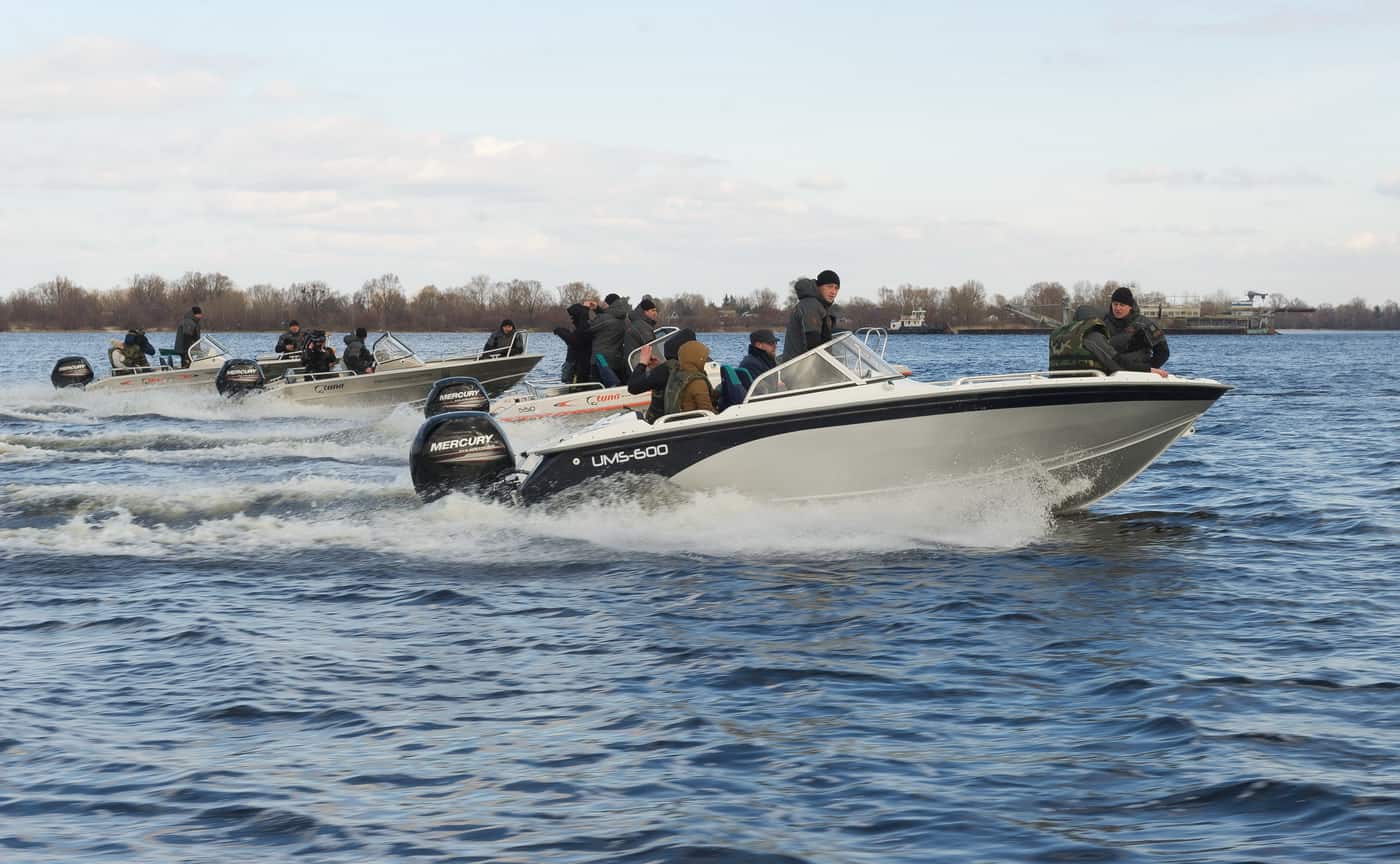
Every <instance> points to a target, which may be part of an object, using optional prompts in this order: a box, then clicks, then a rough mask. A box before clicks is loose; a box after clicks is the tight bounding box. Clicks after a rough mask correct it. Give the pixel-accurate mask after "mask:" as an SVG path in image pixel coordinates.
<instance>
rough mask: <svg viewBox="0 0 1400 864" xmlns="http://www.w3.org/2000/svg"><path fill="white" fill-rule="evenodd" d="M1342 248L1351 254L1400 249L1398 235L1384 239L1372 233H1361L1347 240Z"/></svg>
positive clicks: (1384, 237)
mask: <svg viewBox="0 0 1400 864" xmlns="http://www.w3.org/2000/svg"><path fill="white" fill-rule="evenodd" d="M1342 246H1343V247H1344V248H1346V249H1348V250H1350V251H1352V252H1381V251H1387V250H1391V249H1400V234H1396V235H1393V236H1390V237H1386V236H1384V235H1381V234H1377V233H1376V232H1374V231H1362V232H1361V233H1359V234H1354V235H1352V236H1351V237H1349V238H1347V239H1346V241H1345V242H1343V243H1342Z"/></svg>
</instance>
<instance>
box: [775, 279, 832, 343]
mask: <svg viewBox="0 0 1400 864" xmlns="http://www.w3.org/2000/svg"><path fill="white" fill-rule="evenodd" d="M792 290H793V292H794V293H795V294H797V305H796V306H794V307H792V315H791V316H790V317H789V318H788V326H787V338H785V339H783V356H782V357H781V358H780V359H781V362H784V363H786V362H787V361H788V360H791V359H792V358H794V357H796V356H797V355H798V354H802V353H804V352H807V351H810V350H812V349H813V348H815V347H817V346H818V345H821V344H822V343H824V342H828V341H830V340H831V333H832V331H833V330H835V329H836V306H835V305H834V304H831V305H828V304H827V303H825V302H823V301H822V298H821V294H820V293H818V291H817V283H816V280H814V279H798V280H797V284H796V285H793V286H792Z"/></svg>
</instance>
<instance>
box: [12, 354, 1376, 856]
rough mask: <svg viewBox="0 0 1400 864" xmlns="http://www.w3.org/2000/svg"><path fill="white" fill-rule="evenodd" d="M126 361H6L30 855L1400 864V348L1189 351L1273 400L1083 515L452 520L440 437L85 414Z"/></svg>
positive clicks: (977, 358) (952, 499)
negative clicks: (86, 380) (430, 462)
mask: <svg viewBox="0 0 1400 864" xmlns="http://www.w3.org/2000/svg"><path fill="white" fill-rule="evenodd" d="M164 335H165V339H164V340H163V339H159V338H158V339H156V341H157V343H158V344H160V343H161V342H162V341H167V340H168V334H164ZM272 336H273V334H251V335H248V334H243V335H231V336H228V337H227V338H225V339H224V341H225V342H226V343H228V344H229V347H231V348H232V349H233V350H234V353H235V354H243V355H247V354H251V353H254V352H255V351H257V350H261V349H266V348H267V347H268V346H270V345H271V343H272ZM107 338H108V337H107V335H105V334H97V333H70V334H52V333H46V334H15V333H4V334H0V346H2V348H3V350H0V861H4V862H6V864H15V862H54V861H62V862H86V861H141V862H177V861H178V862H233V861H250V862H252V861H256V862H271V861H303V862H305V861H311V862H322V861H324V862H342V861H343V862H361V861H413V862H449V861H452V862H466V861H509V862H536V861H548V862H555V861H559V862H604V861H608V862H612V861H618V862H637V864H641V862H729V861H734V862H881V864H886V862H942V861H948V862H954V861H956V862H971V861H986V862H1011V861H1040V862H1069V861H1088V862H1110V861H1111V862H1117V861H1123V862H1147V861H1151V862H1166V861H1171V862H1241V861H1268V862H1292V861H1297V862H1317V861H1347V862H1364V861H1393V860H1396V859H1397V858H1400V720H1397V716H1400V667H1398V666H1397V657H1400V580H1397V575H1400V565H1397V563H1396V562H1397V561H1400V432H1398V431H1397V430H1400V379H1397V378H1396V377H1395V376H1394V375H1393V374H1392V373H1391V371H1390V369H1389V367H1390V366H1391V365H1392V362H1393V360H1394V359H1395V358H1396V357H1397V356H1400V334H1397V333H1380V334H1337V333H1288V334H1284V335H1281V336H1277V337H1272V338H1263V337H1256V338H1245V337H1195V338H1191V337H1178V338H1176V339H1173V340H1172V350H1173V357H1172V360H1171V362H1170V364H1169V368H1171V369H1172V370H1173V371H1175V372H1177V373H1178V374H1191V375H1206V376H1209V377H1213V378H1217V379H1219V380H1222V381H1225V382H1227V383H1230V384H1233V385H1235V386H1236V388H1237V389H1235V390H1234V391H1232V392H1230V393H1229V394H1227V395H1226V396H1225V397H1224V398H1222V399H1221V400H1220V401H1219V402H1218V403H1217V404H1216V405H1215V407H1213V408H1212V409H1211V410H1210V412H1209V413H1207V414H1206V415H1205V417H1204V418H1202V420H1201V421H1200V422H1199V423H1198V424H1197V433H1196V434H1195V435H1194V436H1192V437H1188V438H1185V439H1183V440H1181V441H1179V442H1177V444H1175V445H1174V446H1173V447H1172V448H1171V449H1170V450H1169V451H1168V452H1167V453H1166V454H1165V455H1164V456H1163V457H1162V458H1161V459H1160V460H1159V461H1158V462H1157V463H1156V464H1154V465H1153V466H1152V467H1151V468H1149V469H1148V470H1147V471H1146V472H1145V473H1143V474H1142V475H1141V476H1140V477H1138V478H1137V479H1136V480H1134V481H1133V482H1132V483H1131V484H1129V485H1128V486H1127V487H1126V488H1124V489H1122V490H1120V491H1119V492H1117V493H1115V494H1114V495H1113V496H1111V497H1109V498H1107V499H1105V500H1103V501H1101V502H1099V503H1097V504H1095V505H1093V506H1092V507H1091V508H1090V509H1089V510H1088V511H1087V512H1084V513H1081V514H1077V515H1073V516H1061V517H1056V516H1052V515H1051V514H1050V513H1049V512H1048V511H1047V508H1046V506H1045V502H1043V501H1040V500H1037V499H1036V494H1035V493H1034V492H1033V491H1032V490H1029V489H1025V488H996V487H993V488H979V487H969V488H966V489H963V490H961V491H960V492H955V493H953V494H949V493H948V492H947V490H944V491H943V492H942V493H940V495H939V496H937V497H936V498H932V497H931V498H929V499H927V500H917V499H914V500H901V501H898V502H887V503H880V502H876V503H871V502H864V503H861V504H859V505H853V504H850V503H845V504H823V505H821V506H791V507H772V506H769V505H765V504H763V503H760V502H757V501H753V500H748V499H745V498H743V497H740V496H737V495H734V494H730V493H724V492H715V493H710V494H683V493H680V492H676V491H674V490H666V489H659V490H655V492H654V493H651V494H645V495H639V494H635V493H633V494H629V495H622V496H613V497H609V498H605V499H602V500H597V501H590V502H588V503H587V504H576V505H574V506H573V507H572V508H568V507H548V508H532V509H528V510H513V509H509V508H506V507H503V506H499V505H496V504H491V503H485V502H482V501H479V500H474V499H472V498H469V497H466V496H449V497H448V498H446V499H443V500H441V501H438V502H435V503H434V504H431V505H423V504H421V503H420V502H419V501H418V500H417V498H416V497H415V496H414V494H413V491H412V487H411V484H410V482H409V477H408V468H407V451H408V444H409V441H410V440H411V438H412V435H413V433H414V432H415V430H416V429H417V427H418V425H419V420H420V418H419V417H418V416H417V415H415V414H414V413H413V412H412V411H410V410H408V409H406V408H402V407H400V408H397V409H382V410H377V411H373V412H356V411H339V412H335V411H330V410H324V409H320V410H305V409H296V408H292V407H285V406H280V407H279V406H268V405H261V406H259V405H256V404H254V402H253V401H252V400H249V401H247V402H244V403H231V402H227V401H224V400H222V399H220V397H219V396H218V395H216V394H215V393H214V392H213V391H212V389H211V390H210V391H209V392H205V393H186V394H183V395H178V396H177V395H169V394H139V395H132V396H103V395H102V394H99V393H84V392H75V391H64V392H55V391H54V390H53V389H52V388H51V387H50V386H49V384H48V380H47V377H48V373H49V370H50V368H51V367H52V365H53V361H54V360H55V359H56V358H57V357H59V356H61V355H65V354H85V355H87V356H88V357H89V358H92V359H96V358H97V357H99V356H101V355H102V354H103V347H104V345H105V344H106V341H105V340H106V339H107ZM404 338H405V340H406V341H408V342H409V344H411V345H413V346H415V347H417V348H419V349H420V350H421V352H422V353H423V354H425V355H428V356H435V355H441V354H446V353H453V352H458V351H461V350H464V349H468V348H469V349H471V350H475V349H476V348H477V347H478V346H479V345H480V343H481V342H482V341H483V340H484V338H485V334H468V335H461V334H406V335H405V336H404ZM705 339H706V341H707V342H709V344H710V345H711V346H712V348H714V350H715V354H716V356H717V357H719V358H724V359H729V358H732V359H734V360H737V358H738V356H739V354H740V351H741V349H742V347H743V342H744V340H743V337H742V336H738V335H732V334H731V335H723V334H713V335H709V336H706V337H705ZM536 343H537V344H536V345H535V346H534V347H536V348H541V349H544V350H545V351H546V354H547V356H546V359H545V361H544V362H543V363H542V364H541V366H540V368H539V370H537V373H536V374H537V377H543V376H545V375H546V374H548V373H551V372H553V371H554V370H557V369H558V366H559V361H560V359H561V352H560V349H561V348H562V344H561V343H559V342H558V340H556V339H554V338H553V337H551V336H548V335H544V336H540V337H537V339H536ZM1044 355H1045V338H1044V337H1019V336H1006V337H976V336H954V337H949V336H907V337H896V338H893V339H891V340H890V344H889V354H888V356H889V358H890V359H891V360H894V361H896V362H901V363H904V364H905V365H908V366H910V367H911V368H913V369H914V370H915V373H916V374H917V375H918V376H920V377H927V378H938V379H942V378H950V377H955V376H958V375H963V374H972V373H993V372H1006V371H1014V370H1020V369H1026V368H1043V366H1044V362H1045V356H1044ZM562 428H563V427H561V426H557V425H549V424H545V423H535V424H517V425H516V426H514V427H512V428H511V430H510V431H511V433H512V434H513V435H517V436H518V438H517V441H518V446H524V447H528V446H529V444H530V443H531V442H532V441H540V440H544V439H545V438H548V437H553V436H555V435H557V434H559V433H560V431H561V430H562ZM855 457H856V454H840V453H833V454H831V456H830V458H831V459H843V458H855Z"/></svg>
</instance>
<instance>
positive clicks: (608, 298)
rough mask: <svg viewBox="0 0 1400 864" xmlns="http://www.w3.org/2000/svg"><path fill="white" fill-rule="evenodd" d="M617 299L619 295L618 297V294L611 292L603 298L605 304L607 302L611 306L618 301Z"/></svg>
mask: <svg viewBox="0 0 1400 864" xmlns="http://www.w3.org/2000/svg"><path fill="white" fill-rule="evenodd" d="M617 300H618V297H617V295H616V294H609V295H608V296H606V297H604V298H603V302H604V303H605V304H607V305H608V306H611V305H612V304H614V303H616V302H617Z"/></svg>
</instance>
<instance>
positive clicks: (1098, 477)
mask: <svg viewBox="0 0 1400 864" xmlns="http://www.w3.org/2000/svg"><path fill="white" fill-rule="evenodd" d="M1229 389H1230V387H1229V386H1228V385H1225V384H1221V383H1219V382H1217V381H1211V380H1208V379H1190V378H1178V377H1169V378H1162V377H1160V376H1157V375H1154V374H1150V373H1131V372H1120V373H1118V374H1116V375H1112V376H1108V375H1104V374H1103V373H1101V372H1096V371H1077V370H1076V371H1068V372H1024V373H1016V374H1010V375H981V376H972V377H967V378H959V379H957V380H955V381H942V382H922V381H915V380H910V379H907V378H906V377H905V376H904V375H903V374H902V372H901V371H900V370H899V369H898V368H896V367H894V366H892V365H890V364H888V363H886V362H885V361H884V360H883V359H882V358H881V357H880V356H879V354H878V353H876V352H875V351H873V350H871V349H870V348H869V347H867V346H866V345H865V344H864V343H862V342H861V341H860V339H858V338H856V336H855V334H842V335H840V336H838V337H837V338H835V339H833V340H832V341H831V342H828V343H826V344H825V345H822V346H820V347H818V348H815V349H813V350H811V351H808V352H807V353H805V354H802V355H799V356H797V357H794V358H793V359H791V360H789V361H788V362H786V363H783V364H780V365H779V366H777V367H776V368H774V369H772V370H770V371H768V372H766V373H764V374H763V375H761V376H759V378H758V379H757V380H756V381H755V382H754V384H753V386H752V387H751V388H750V389H749V390H748V391H747V393H746V394H744V395H743V396H742V397H739V398H738V399H734V400H731V401H733V404H729V405H727V406H722V407H721V410H720V411H719V413H711V412H708V411H692V412H686V413H681V414H672V415H667V416H665V417H662V418H661V419H660V420H658V421H657V422H656V423H655V424H650V423H647V422H646V421H645V420H642V419H640V418H638V417H637V416H636V415H633V414H623V415H618V416H617V417H614V418H610V419H607V420H604V421H602V422H599V423H597V424H595V425H594V426H592V427H590V428H588V429H585V430H582V431H580V432H578V433H577V434H574V435H570V436H567V437H564V438H562V439H560V440H558V441H555V442H554V443H552V444H549V445H547V446H543V447H537V448H536V449H534V450H533V451H531V452H530V453H529V454H523V453H522V454H520V458H519V459H517V457H516V455H515V453H514V452H513V451H512V448H511V446H510V443H509V441H508V440H507V439H506V437H505V434H504V431H503V430H502V428H501V426H500V425H499V424H497V423H496V421H495V420H494V418H492V417H491V416H490V415H489V414H486V413H482V412H470V411H468V412H454V413H447V414H440V415H438V416H435V417H432V418H429V419H428V420H427V421H426V422H425V423H424V424H423V426H422V427H421V428H420V429H419V432H418V435H417V437H416V438H415V440H414V442H413V446H412V449H411V451H410V457H409V461H410V468H411V472H412V475H413V482H414V486H415V488H416V489H417V490H418V492H419V494H420V495H421V496H422V497H424V498H425V499H432V498H435V497H437V496H440V495H442V494H445V493H447V492H451V491H457V490H476V491H480V490H490V491H491V492H493V493H496V492H501V491H503V490H504V491H505V492H506V494H508V495H509V496H510V497H511V498H512V499H513V500H519V501H523V502H532V501H538V500H540V499H544V498H548V497H549V496H551V495H554V494H557V493H559V492H561V491H563V490H566V489H570V488H573V487H577V486H580V485H581V484H585V483H588V482H590V481H593V480H598V479H601V478H607V477H614V476H617V475H624V474H636V475H655V476H658V477H663V478H667V479H669V480H670V481H671V482H673V483H675V484H677V485H679V486H681V487H685V488H690V489H716V488H728V489H734V490H737V491H739V492H742V493H745V494H747V495H751V496H754V497H758V498H764V499H777V500H801V499H823V498H835V497H842V496H859V495H872V494H885V493H891V492H897V491H900V490H910V489H916V488H919V487H926V486H930V485H938V484H943V483H948V482H950V481H964V480H967V479H969V478H976V477H979V476H987V475H998V474H1003V473H1007V472H1028V473H1029V475H1030V476H1034V477H1037V478H1047V477H1048V478H1051V479H1053V480H1054V481H1056V483H1057V484H1058V487H1059V490H1060V491H1059V492H1058V493H1057V500H1056V501H1055V502H1054V506H1055V507H1056V509H1059V510H1070V509H1074V508H1077V507H1082V506H1084V505H1087V504H1089V503H1091V502H1093V501H1096V500H1098V499H1099V498H1102V497H1103V496H1105V495H1107V494H1109V493H1110V492H1112V491H1113V490H1115V489H1117V488H1118V487H1120V486H1122V485H1123V484H1125V483H1127V482H1128V481H1129V480H1131V479H1132V478H1133V477H1135V476H1137V474H1138V473H1139V472H1141V471H1142V470H1143V469H1144V468H1146V467H1147V466H1148V465H1149V464H1150V463H1151V462H1152V461H1153V460H1154V459H1156V458H1157V456H1158V455H1160V454H1161V453H1162V451H1164V450H1165V449H1166V448H1167V447H1168V446H1170V445H1171V444H1172V442H1174V441H1176V440H1177V439H1178V438H1180V437H1181V436H1182V435H1185V434H1187V433H1188V432H1189V431H1190V430H1191V429H1192V424H1193V423H1195V421H1196V420H1197V418H1199V417H1200V416H1201V415H1202V414H1203V413H1205V411H1206V410H1207V409H1209V408H1210V406H1211V405H1212V404H1213V403H1214V402H1215V400H1216V399H1218V398H1220V396H1221V395H1222V394H1224V393H1225V392H1227V391H1228V390H1229Z"/></svg>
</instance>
